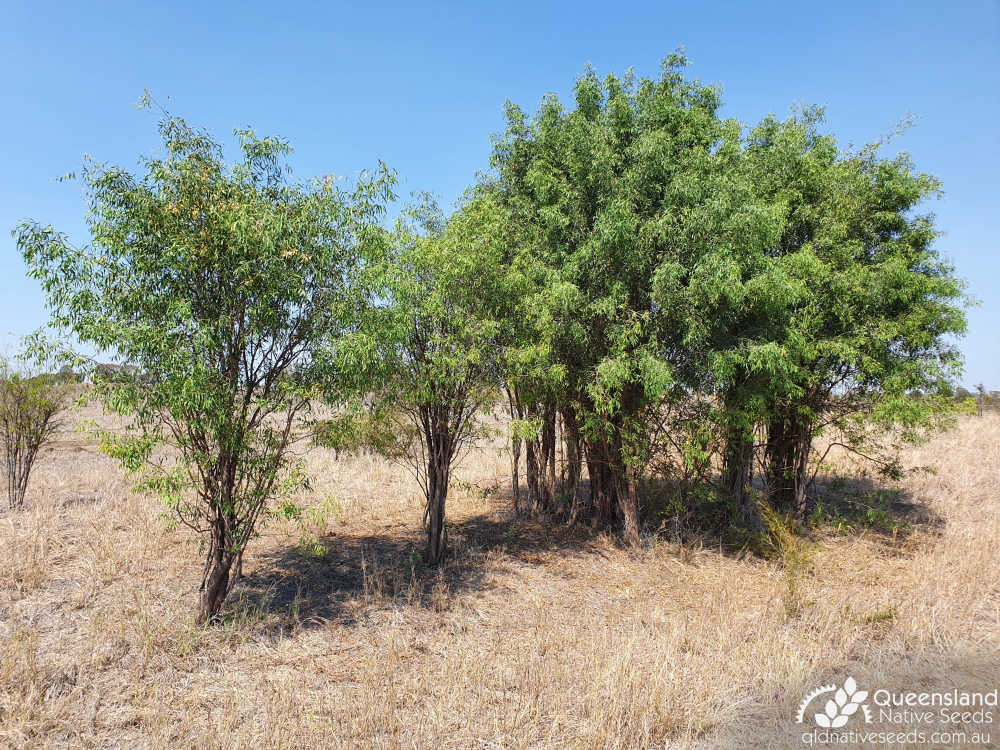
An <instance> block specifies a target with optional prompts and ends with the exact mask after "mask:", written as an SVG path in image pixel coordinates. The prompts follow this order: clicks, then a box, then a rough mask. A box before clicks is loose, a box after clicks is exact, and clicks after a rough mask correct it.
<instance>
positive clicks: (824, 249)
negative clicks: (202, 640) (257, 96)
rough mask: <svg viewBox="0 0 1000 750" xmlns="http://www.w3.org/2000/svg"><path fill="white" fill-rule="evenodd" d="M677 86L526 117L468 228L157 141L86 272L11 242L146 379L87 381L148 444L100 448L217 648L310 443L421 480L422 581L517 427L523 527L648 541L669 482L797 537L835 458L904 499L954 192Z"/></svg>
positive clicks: (177, 141) (384, 174)
mask: <svg viewBox="0 0 1000 750" xmlns="http://www.w3.org/2000/svg"><path fill="white" fill-rule="evenodd" d="M685 64H686V60H684V59H683V57H681V56H678V55H672V56H670V57H668V58H667V59H666V60H665V61H664V65H663V69H662V71H661V73H660V75H659V76H658V77H656V78H654V79H646V78H636V77H635V76H633V75H632V74H631V73H629V74H627V75H625V76H623V77H616V76H614V75H609V76H607V77H606V78H604V79H600V78H598V76H597V75H596V74H595V73H594V72H593V71H592V70H587V72H586V73H585V74H584V75H583V76H581V77H580V78H579V79H578V80H577V81H576V86H575V89H574V91H575V101H574V102H573V104H572V106H566V105H564V104H562V103H561V102H560V101H559V100H558V99H557V98H556V97H555V96H548V97H546V98H545V99H544V101H543V102H542V104H541V106H540V108H539V109H538V111H537V112H536V113H535V114H534V115H533V116H530V117H529V116H528V115H527V114H525V113H524V112H523V111H522V110H520V109H519V108H517V107H516V106H514V105H508V107H507V110H506V119H507V126H506V129H505V130H504V132H503V133H501V134H499V135H498V136H496V137H495V139H494V148H493V154H492V160H491V165H490V166H491V168H490V170H489V171H488V172H487V173H486V174H485V175H484V176H483V177H482V179H481V180H480V181H479V182H478V183H477V184H476V185H475V186H473V187H472V188H470V189H469V191H468V192H467V194H466V195H465V197H464V198H463V200H462V201H461V203H460V205H459V206H458V207H457V209H456V210H455V212H454V213H453V214H451V215H450V216H445V215H444V214H443V212H442V211H441V210H440V209H439V208H438V207H437V206H436V204H435V203H434V202H433V201H432V200H430V199H429V198H427V197H426V196H425V197H423V198H422V199H421V200H419V201H418V202H417V203H416V204H415V205H412V206H410V207H409V208H408V210H406V211H405V212H404V214H403V216H402V217H401V218H400V219H399V220H398V221H397V222H396V223H395V225H394V226H392V227H387V226H386V225H385V221H384V217H385V213H386V209H387V207H388V206H389V205H390V203H391V202H392V201H393V200H394V199H395V195H394V194H393V190H394V184H395V180H394V175H393V174H392V173H391V172H390V171H389V170H388V169H386V168H385V166H384V165H380V167H379V169H378V170H376V171H374V172H372V173H370V174H364V175H362V176H361V177H360V178H359V179H358V180H357V181H356V184H355V185H354V187H353V188H352V189H351V190H345V189H344V188H342V187H340V186H338V184H337V183H336V182H334V181H333V180H330V179H321V180H317V181H315V182H313V183H311V184H308V185H303V184H297V183H293V182H291V181H290V180H289V179H288V175H287V170H286V169H285V167H284V161H283V157H284V156H285V154H286V153H287V151H288V145H287V144H286V143H285V142H284V141H282V140H280V139H274V138H260V137H258V136H256V135H255V134H254V133H253V132H252V131H249V130H247V131H237V132H238V135H239V137H240V139H241V144H242V160H241V161H239V162H238V163H237V164H235V165H233V166H227V165H226V163H225V162H224V160H223V157H222V153H221V148H220V146H219V145H218V144H217V143H216V142H215V141H213V140H212V139H211V138H210V137H209V136H208V135H207V134H206V133H204V132H201V131H199V130H197V129H194V128H192V127H190V126H189V125H187V124H186V123H185V122H184V121H183V120H180V119H179V118H176V117H171V116H169V115H167V114H164V117H163V119H162V121H161V126H160V129H161V134H162V136H163V140H164V146H165V149H164V155H163V156H162V157H158V158H149V159H146V160H145V161H144V163H143V166H144V174H143V175H141V176H135V175H133V174H131V173H129V172H127V171H126V170H123V169H121V168H118V167H112V166H107V165H103V164H97V163H88V164H87V167H86V169H85V170H84V173H83V175H84V180H85V182H86V185H87V187H88V189H89V196H90V206H89V207H90V211H89V221H90V230H91V235H92V241H91V243H90V244H88V245H87V246H84V247H79V248H77V247H74V246H72V245H71V244H70V242H69V240H68V238H67V237H66V236H64V235H62V234H60V233H58V232H56V231H54V230H53V229H52V228H51V227H44V226H41V225H39V224H37V223H33V222H25V223H23V224H22V225H21V226H20V227H18V229H17V230H15V234H16V237H17V240H18V244H19V247H20V248H21V251H22V253H23V255H24V258H25V260H26V262H27V264H28V267H29V269H30V273H31V275H32V276H34V277H35V278H37V279H39V280H40V281H41V283H42V286H43V289H44V290H45V292H46V294H47V297H48V301H49V304H50V307H51V310H52V317H53V323H54V324H55V325H56V326H57V327H59V328H61V329H63V330H65V331H68V332H70V333H71V334H73V335H74V336H75V337H76V338H77V339H78V340H80V341H83V342H87V343H89V344H90V345H92V346H94V347H96V348H98V349H101V350H105V351H111V352H115V353H116V354H117V355H118V356H119V357H120V359H121V361H122V362H126V363H128V364H130V365H133V366H134V367H135V368H136V370H135V372H142V373H144V376H143V377H142V378H138V377H129V376H128V373H127V372H126V371H118V372H117V373H116V376H115V377H114V378H101V377H98V378H96V385H95V389H94V390H95V393H96V394H97V395H98V396H99V397H100V398H101V399H102V400H103V402H104V403H105V405H106V406H107V407H108V408H110V409H112V410H113V411H115V412H116V413H119V414H121V415H124V416H127V417H129V418H130V419H131V426H132V430H130V431H129V434H128V435H127V436H125V437H122V436H116V435H110V434H109V435H106V436H105V448H106V450H108V452H110V453H111V454H112V455H115V456H117V457H118V458H120V459H121V461H122V463H123V464H124V466H125V467H126V468H127V469H128V470H130V471H132V472H135V473H137V474H140V475H141V477H142V479H141V483H140V486H141V487H142V488H144V489H146V490H149V491H152V492H155V493H157V494H159V495H160V496H162V497H163V498H164V499H166V500H167V501H168V502H169V503H170V504H171V505H172V507H173V508H174V509H175V510H176V512H177V514H178V518H179V519H180V520H181V521H183V522H184V523H187V524H188V525H190V526H191V527H192V528H194V529H196V530H198V531H200V532H203V533H204V534H205V535H206V537H207V538H208V540H209V541H208V544H207V545H206V546H207V553H206V565H205V575H204V580H203V583H202V589H201V599H200V607H199V618H200V619H201V620H202V621H206V622H207V621H211V620H213V619H214V618H216V617H217V615H218V613H219V611H220V608H221V606H222V604H223V602H224V599H225V596H226V594H227V592H228V591H229V589H230V587H231V585H232V568H233V565H234V564H236V563H237V561H238V560H239V558H240V555H241V554H242V550H243V549H244V548H245V546H246V544H247V543H248V542H249V541H250V539H251V538H252V537H253V536H254V534H255V533H256V529H257V526H258V522H259V520H260V518H261V516H262V515H263V514H264V513H266V512H267V509H268V507H269V501H271V500H273V499H274V498H276V497H278V496H280V495H282V494H283V493H287V492H289V491H291V490H292V489H294V488H295V487H297V486H300V485H301V482H302V481H303V480H304V475H303V473H302V467H301V465H300V464H298V463H296V462H295V461H294V460H293V459H292V458H291V452H290V448H291V446H292V444H293V443H294V441H296V440H299V439H311V438H315V437H316V436H317V435H319V436H320V437H322V436H323V435H326V436H328V437H330V436H332V437H331V439H333V440H335V441H340V443H341V444H342V443H343V442H344V440H345V435H348V434H349V433H352V432H356V431H363V432H364V434H366V435H371V436H372V442H373V443H374V444H376V445H377V447H378V449H379V450H382V451H384V452H385V453H387V454H389V455H391V456H393V457H396V458H399V459H401V460H404V461H406V462H407V463H408V465H410V466H411V467H412V469H413V470H414V474H415V476H416V478H417V480H418V481H419V483H420V487H421V489H422V491H423V492H424V495H425V497H426V507H425V515H424V520H425V524H426V529H427V547H426V552H425V558H426V560H427V561H428V562H430V563H436V562H438V561H439V560H440V559H441V558H442V556H443V555H444V554H445V551H446V547H447V530H446V512H445V511H446V500H447V494H448V486H449V478H450V474H451V470H452V468H453V466H454V463H455V461H456V460H457V459H458V457H459V456H460V455H461V453H462V451H463V449H464V448H465V447H466V446H468V445H469V444H470V443H471V442H472V441H474V440H475V439H476V438H477V437H478V436H480V435H481V434H482V433H483V430H484V429H485V428H486V427H488V419H487V417H488V416H489V415H490V414H493V413H495V411H496V409H497V407H498V406H500V405H501V404H502V406H503V411H504V412H506V413H507V414H508V415H509V417H510V418H509V420H507V423H508V424H509V435H508V437H509V439H510V451H511V479H512V492H513V497H514V506H515V509H516V510H517V511H518V512H532V513H542V514H551V515H556V516H560V517H562V518H564V519H565V520H567V521H568V522H578V521H581V520H584V519H592V520H593V521H594V522H596V523H606V524H611V523H620V524H621V525H622V527H623V528H624V534H625V537H626V539H627V540H628V541H629V542H631V543H638V542H639V541H640V535H641V533H642V520H641V513H640V506H641V502H642V497H643V493H644V492H645V488H647V487H648V485H649V480H651V479H659V480H664V481H666V482H671V483H673V485H674V486H677V487H679V488H680V490H679V493H680V494H679V495H678V497H679V498H680V500H679V501H683V497H684V491H685V490H684V488H690V487H694V486H697V487H702V488H704V487H710V488H714V490H715V491H717V493H718V496H719V497H721V498H723V499H724V501H725V502H724V507H725V508H727V509H728V510H727V512H729V513H730V515H731V518H730V519H729V520H730V522H731V523H733V524H740V525H742V526H744V527H750V528H752V527H753V526H754V524H755V523H757V518H758V514H757V502H758V501H759V500H760V496H761V495H763V497H764V499H765V501H766V502H767V503H768V504H769V505H770V506H771V507H773V508H774V509H776V510H777V511H778V512H780V513H788V514H799V515H801V514H802V513H803V512H804V510H805V493H806V489H807V487H808V486H809V483H810V481H811V479H812V477H813V476H814V472H815V470H816V466H817V464H818V462H819V461H820V460H821V459H822V456H816V455H814V443H815V441H816V437H817V436H818V435H819V434H820V433H821V432H824V431H826V432H827V433H828V434H829V435H830V436H831V439H830V441H827V442H828V443H831V444H839V445H842V446H844V447H846V448H848V449H849V450H853V451H856V452H858V453H860V454H862V455H864V456H866V457H869V458H871V459H872V460H875V461H876V462H877V463H878V464H879V465H880V467H881V468H882V469H883V470H884V471H886V472H889V473H893V472H895V471H898V467H897V465H896V463H895V462H894V461H893V459H892V453H891V451H889V450H887V448H889V447H891V444H892V443H893V442H895V441H898V440H901V439H902V440H905V439H909V438H913V437H915V436H916V435H919V434H920V433H921V432H922V431H924V430H926V429H927V428H928V427H931V426H933V425H934V424H935V422H936V420H938V419H940V418H941V417H942V416H943V415H946V414H947V413H948V410H949V406H950V404H951V403H952V401H951V399H950V398H949V397H948V394H949V393H950V385H949V384H950V383H951V382H952V381H953V379H954V377H955V376H956V375H957V373H958V371H959V367H960V358H959V355H958V352H957V351H956V349H955V348H954V345H953V343H952V341H953V337H954V336H955V335H957V334H961V333H962V331H963V330H964V326H965V316H964V306H965V298H964V296H963V286H962V283H961V282H960V281H959V280H958V279H957V278H956V277H955V275H954V272H953V269H952V268H951V266H950V265H949V264H948V263H947V262H946V261H945V260H944V259H942V258H941V257H940V255H939V254H938V252H937V251H936V249H935V247H934V240H935V238H936V232H935V229H934V225H933V219H932V217H931V216H929V215H924V214H920V213H918V212H917V209H918V207H919V205H920V204H921V203H922V202H923V201H924V200H925V199H926V198H928V197H930V196H933V195H934V194H935V193H936V192H937V191H938V190H939V185H938V182H937V181H936V180H935V179H934V178H933V177H932V176H930V175H927V174H923V173H920V172H918V171H916V169H915V167H914V165H913V164H912V163H911V162H910V160H909V159H908V158H907V157H906V156H905V155H897V156H894V157H891V158H890V157H886V156H883V154H882V148H883V146H884V145H885V144H884V142H878V143H875V144H872V145H870V146H866V147H864V148H861V149H858V150H844V149H841V148H840V147H838V145H837V143H836V141H835V139H834V138H833V136H831V135H829V134H825V133H823V132H822V130H821V128H822V114H821V112H820V111H819V110H817V109H803V110H800V111H797V112H795V113H794V114H793V115H792V116H790V117H789V118H787V119H785V120H778V119H776V118H774V117H768V118H766V119H765V120H763V121H762V122H761V123H759V124H758V125H757V126H755V127H753V128H746V127H745V126H743V125H742V124H740V123H739V122H738V121H736V120H732V119H728V120H727V119H723V118H722V117H720V115H719V107H720V94H719V91H718V90H717V89H716V88H714V87H711V86H706V85H703V84H701V83H700V82H698V81H696V80H691V79H690V78H688V77H685V75H684V73H683V68H684V66H685ZM918 394H919V396H920V397H919V398H916V397H915V395H918ZM321 403H326V404H332V405H333V406H334V408H335V410H336V414H337V416H336V417H334V418H333V419H328V418H324V419H323V420H322V421H318V420H317V419H316V418H314V417H313V410H314V409H315V408H316V406H317V405H319V404H321ZM886 435H892V436H893V440H891V441H886V440H885V439H884V437H885V436H886ZM348 442H350V441H348ZM164 443H166V444H169V445H172V446H173V447H174V448H175V451H174V452H172V453H164V452H163V451H159V450H157V448H158V447H159V446H160V445H162V444H164ZM522 458H523V459H524V470H523V471H522V469H521V459H522ZM522 479H523V480H524V481H523V485H522Z"/></svg>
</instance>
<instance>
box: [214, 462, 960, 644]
mask: <svg viewBox="0 0 1000 750" xmlns="http://www.w3.org/2000/svg"><path fill="white" fill-rule="evenodd" d="M692 489H694V490H696V491H694V492H692V491H690V490H692ZM584 491H585V492H586V491H587V488H586V486H585V487H584ZM496 500H499V501H500V503H501V507H505V508H506V510H504V511H502V512H496V511H493V512H488V513H484V514H482V515H478V516H472V517H469V518H465V519H463V520H459V521H453V522H451V523H450V524H449V526H448V533H449V556H448V558H447V559H446V561H445V563H444V564H443V565H442V566H441V567H439V568H432V567H429V566H427V565H424V564H423V562H422V561H421V557H420V555H421V552H422V551H423V547H424V536H423V534H422V533H419V532H418V531H417V530H416V529H413V528H405V529H399V530H396V531H395V532H393V531H389V530H387V531H385V532H384V533H381V534H377V533H376V534H370V535H362V536H357V535H338V534H329V535H326V536H325V537H323V538H320V539H317V540H316V541H315V544H312V545H309V546H308V547H307V548H305V549H304V548H303V547H302V546H301V545H300V546H296V547H285V548H282V549H279V550H275V551H271V552H267V553H265V554H263V555H260V556H257V557H255V558H254V564H253V570H252V572H251V573H250V574H249V575H247V576H245V577H244V578H242V579H241V580H240V582H239V583H238V585H237V587H236V589H235V591H234V596H233V597H232V598H231V601H233V602H234V603H233V604H232V605H231V607H230V611H231V613H233V614H234V613H235V612H237V611H238V610H239V609H240V608H243V609H244V610H246V611H252V612H256V613H257V614H258V615H266V616H267V617H268V618H270V619H271V620H276V625H277V626H278V627H280V626H282V625H286V624H287V625H292V624H294V625H295V626H297V627H310V626H322V625H325V624H326V623H328V622H331V621H337V622H340V623H341V624H346V625H351V624H354V622H355V621H356V619H357V617H358V614H357V613H358V612H359V607H358V606H357V604H358V602H359V601H360V602H362V603H365V604H367V609H371V608H373V607H374V608H375V609H378V608H385V607H387V606H390V605H391V604H392V603H395V602H399V601H401V600H402V601H405V602H406V603H407V604H411V605H417V606H422V607H425V608H428V609H434V608H440V607H441V591H442V590H444V591H447V592H448V594H449V595H455V594H461V593H463V592H469V591H485V590H488V589H489V588H490V586H491V585H492V584H491V582H490V581H491V574H490V573H491V566H490V565H489V564H488V563H489V561H490V560H491V559H494V560H497V559H502V560H503V561H504V563H503V564H509V563H511V562H521V563H527V564H545V563H546V561H548V560H551V557H552V553H556V554H565V553H569V552H571V551H572V552H573V553H575V554H588V553H591V554H603V553H602V552H600V548H602V547H603V548H606V547H607V544H608V539H609V536H608V534H609V533H610V535H611V539H612V540H615V542H616V543H617V544H621V543H622V542H621V539H620V531H621V529H620V524H618V523H615V524H614V526H613V527H611V528H604V529H601V528H597V527H595V526H593V525H591V524H586V523H581V524H576V525H574V526H567V525H566V524H565V523H564V522H563V521H562V520H561V519H560V518H557V517H553V518H518V517H516V516H514V514H513V513H512V512H510V510H509V508H510V498H509V497H508V498H506V499H505V498H496ZM505 500H506V504H505V505H504V502H505ZM733 518H735V514H734V509H733V507H732V505H731V504H730V503H728V502H727V501H726V500H725V498H722V497H720V495H719V493H718V492H713V491H711V488H706V487H694V488H692V487H688V488H682V487H680V486H679V485H676V484H670V483H666V482H651V483H649V484H648V485H647V486H646V487H644V491H643V521H644V525H645V527H646V529H647V530H648V531H649V532H651V533H655V534H656V535H658V536H661V537H666V538H668V539H669V540H671V541H674V542H676V543H679V544H682V545H688V544H692V545H698V546H702V547H709V548H717V549H718V550H719V551H720V553H721V554H726V555H733V556H744V555H746V554H748V553H750V554H752V550H753V549H754V543H753V540H752V539H750V538H749V536H748V535H747V533H746V532H745V531H743V530H741V529H739V528H738V527H737V526H736V525H735V524H734V523H733V521H732V519H733ZM942 525H943V521H942V519H941V518H939V517H937V516H936V515H934V513H933V512H932V511H930V510H929V509H928V508H927V507H925V506H923V505H920V504H919V503H917V502H916V501H915V500H914V499H913V498H911V497H909V496H908V495H906V494H905V493H904V492H902V491H900V490H897V489H890V488H887V487H886V486H884V485H883V484H881V483H879V481H878V480H876V479H871V478H864V477H856V478H849V479H845V478H842V477H841V478H824V479H822V480H820V481H818V482H817V483H816V485H815V486H814V487H813V488H812V491H811V493H810V502H809V512H808V514H807V522H806V524H805V528H806V529H807V533H816V532H824V531H827V532H828V531H831V530H832V531H834V532H836V533H840V534H845V535H849V534H854V533H860V532H865V533H868V534H872V533H874V534H876V535H881V537H882V538H883V539H884V541H885V543H886V544H887V545H888V546H890V547H894V546H898V548H899V549H902V545H903V543H904V542H905V540H906V539H907V538H908V537H909V535H911V534H912V533H913V532H914V531H916V530H917V529H920V528H923V529H925V530H926V529H932V530H933V529H934V528H936V527H940V526H942ZM598 539H600V540H601V541H600V544H597V540H598ZM499 553H502V554H499ZM492 570H493V571H495V565H493V566H492ZM360 609H362V610H363V609H365V607H362V608H360Z"/></svg>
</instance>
